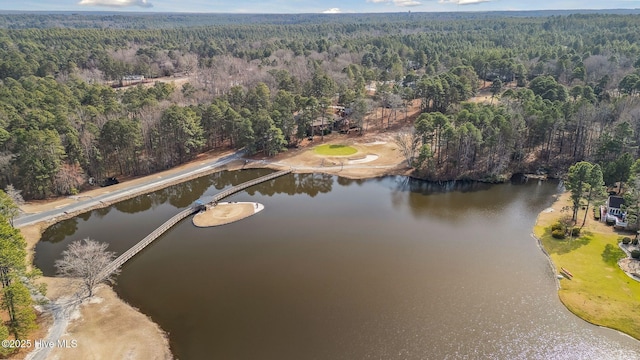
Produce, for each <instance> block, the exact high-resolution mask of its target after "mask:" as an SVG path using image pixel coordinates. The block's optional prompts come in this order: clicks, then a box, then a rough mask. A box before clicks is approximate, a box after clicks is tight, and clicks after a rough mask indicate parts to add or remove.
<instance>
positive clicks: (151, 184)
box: [14, 151, 244, 227]
mask: <svg viewBox="0 0 640 360" xmlns="http://www.w3.org/2000/svg"><path fill="white" fill-rule="evenodd" d="M243 155H244V152H243V151H237V152H235V153H233V154H230V155H227V156H224V157H221V158H219V159H218V160H215V161H213V162H210V163H208V164H203V165H202V166H200V167H199V168H197V169H189V170H183V171H180V172H177V173H175V174H171V175H167V176H165V177H162V178H161V179H154V180H149V181H147V182H146V183H145V184H143V185H140V186H137V187H135V188H124V189H119V190H114V191H113V192H110V193H108V194H103V195H98V196H95V197H92V198H89V199H84V198H83V199H78V201H77V202H75V203H72V204H69V205H65V206H62V207H60V208H58V209H53V210H48V211H43V212H40V213H35V214H23V215H22V216H20V217H18V218H16V219H15V220H14V224H15V226H16V227H23V226H27V225H31V224H35V223H38V222H40V221H46V220H51V219H53V218H55V217H57V216H60V215H61V214H63V213H70V212H76V211H80V210H84V209H88V208H91V207H95V206H98V205H100V203H106V202H112V201H115V200H118V199H120V198H123V197H129V196H131V195H135V194H143V193H145V192H146V191H148V190H149V189H152V188H156V187H161V186H162V185H164V184H167V183H172V182H175V181H176V180H179V179H182V178H188V177H191V176H194V175H197V174H199V173H205V172H207V171H210V170H211V169H215V168H217V167H220V166H223V165H225V164H228V163H230V162H232V161H234V160H238V159H240V158H242V156H243Z"/></svg>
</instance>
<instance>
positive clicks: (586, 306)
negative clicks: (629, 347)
mask: <svg viewBox="0 0 640 360" xmlns="http://www.w3.org/2000/svg"><path fill="white" fill-rule="evenodd" d="M569 202H570V200H569V197H568V194H563V195H562V196H560V197H559V198H558V200H557V201H556V202H555V203H554V204H553V206H552V209H553V211H549V210H545V211H544V212H543V213H541V214H540V216H539V217H538V221H537V223H536V225H535V228H534V233H535V235H536V236H537V237H538V238H539V239H540V240H541V241H542V245H543V246H544V248H545V250H546V251H547V252H548V253H549V255H550V257H551V260H552V261H553V263H554V265H555V267H556V269H558V270H559V269H560V268H561V267H564V268H565V269H568V270H569V271H571V273H572V274H573V275H574V276H573V278H572V279H571V280H569V279H562V280H560V290H559V291H558V295H559V296H560V300H561V301H562V302H563V303H564V304H565V306H566V307H567V308H568V309H569V310H570V311H571V312H573V313H574V314H576V315H577V316H579V317H581V318H582V319H584V320H586V321H588V322H591V323H593V324H596V325H601V326H606V327H609V328H612V329H616V330H619V331H621V332H624V333H626V334H629V335H631V336H633V337H634V338H636V339H640V307H639V306H638V301H639V300H640V283H639V282H637V281H635V280H633V279H631V278H630V277H628V276H627V275H626V274H625V273H624V271H622V270H621V269H620V267H619V266H618V264H617V262H618V260H619V259H622V258H624V257H625V254H624V252H623V251H622V250H620V248H619V247H618V242H619V241H620V239H621V237H622V236H623V235H622V234H617V233H615V232H614V231H613V229H612V228H611V227H607V226H606V225H604V224H602V223H600V222H597V221H596V220H593V216H591V214H592V213H591V210H590V209H589V214H588V216H587V219H588V220H587V224H586V226H585V228H584V229H583V231H582V234H581V236H580V237H579V238H577V239H573V240H568V239H565V240H558V239H554V238H553V237H551V229H550V227H551V225H552V224H553V223H555V222H556V221H557V220H558V219H559V218H560V217H561V216H563V215H565V213H562V212H561V209H562V208H563V207H565V206H568V205H569ZM583 216H584V212H583V211H581V212H580V214H579V216H578V218H579V219H580V221H579V222H578V225H580V224H581V223H582V221H581V220H582V217H583Z"/></svg>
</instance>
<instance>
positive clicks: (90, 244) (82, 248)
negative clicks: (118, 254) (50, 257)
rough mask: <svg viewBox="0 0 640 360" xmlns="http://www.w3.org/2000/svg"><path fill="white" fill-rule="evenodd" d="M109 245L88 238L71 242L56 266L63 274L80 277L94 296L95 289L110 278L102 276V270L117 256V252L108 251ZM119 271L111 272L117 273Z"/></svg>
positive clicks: (60, 273)
mask: <svg viewBox="0 0 640 360" xmlns="http://www.w3.org/2000/svg"><path fill="white" fill-rule="evenodd" d="M108 246H109V245H108V244H106V243H100V242H97V241H95V240H92V239H89V238H86V239H83V240H81V241H74V242H72V243H71V244H69V247H68V248H67V250H65V251H63V252H62V256H63V257H62V259H60V260H56V262H55V266H56V268H57V269H58V274H59V275H61V276H66V277H72V278H80V279H81V280H82V282H83V284H84V287H85V290H87V292H88V293H89V295H88V296H89V297H91V296H93V289H95V287H96V286H97V285H98V284H99V283H101V282H103V281H106V280H109V279H110V277H108V278H103V277H102V276H101V272H102V270H103V269H104V268H105V267H107V265H109V264H110V263H111V262H112V261H113V259H114V258H115V253H114V252H112V251H107V247H108ZM116 274H117V271H116V272H114V273H113V274H111V276H113V275H116Z"/></svg>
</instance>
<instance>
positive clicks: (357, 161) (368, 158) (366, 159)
mask: <svg viewBox="0 0 640 360" xmlns="http://www.w3.org/2000/svg"><path fill="white" fill-rule="evenodd" d="M378 158H379V156H378V155H367V156H365V157H364V158H363V159H355V160H349V161H347V164H349V165H353V164H364V163H368V162H372V161H375V160H378Z"/></svg>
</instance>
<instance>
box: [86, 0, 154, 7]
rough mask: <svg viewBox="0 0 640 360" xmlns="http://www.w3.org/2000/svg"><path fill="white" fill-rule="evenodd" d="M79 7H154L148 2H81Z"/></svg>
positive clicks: (113, 0)
mask: <svg viewBox="0 0 640 360" xmlns="http://www.w3.org/2000/svg"><path fill="white" fill-rule="evenodd" d="M78 5H88V6H108V7H129V6H139V7H143V8H150V7H153V4H152V3H150V2H149V1H148V0H81V1H80V2H79V3H78Z"/></svg>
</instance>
